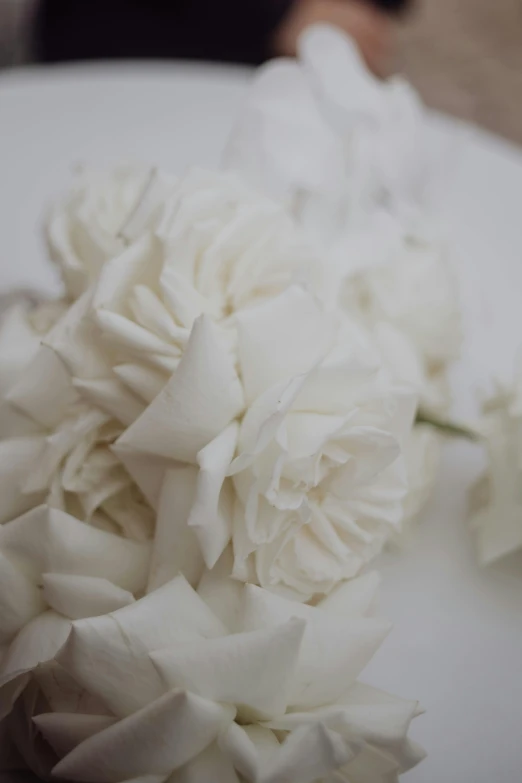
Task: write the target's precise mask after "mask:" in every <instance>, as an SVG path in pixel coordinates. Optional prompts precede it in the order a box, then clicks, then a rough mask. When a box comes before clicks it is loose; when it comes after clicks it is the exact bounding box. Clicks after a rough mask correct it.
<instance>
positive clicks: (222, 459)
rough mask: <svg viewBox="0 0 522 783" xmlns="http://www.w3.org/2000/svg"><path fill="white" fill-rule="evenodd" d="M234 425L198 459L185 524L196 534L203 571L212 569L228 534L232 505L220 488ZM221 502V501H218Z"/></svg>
mask: <svg viewBox="0 0 522 783" xmlns="http://www.w3.org/2000/svg"><path fill="white" fill-rule="evenodd" d="M238 430H239V427H238V424H237V423H236V422H232V424H230V425H229V426H228V427H227V428H226V429H225V430H223V432H222V433H220V434H219V435H218V436H217V438H214V440H213V441H211V442H210V443H209V444H208V445H207V446H205V448H203V449H202V450H201V451H200V452H199V454H198V456H197V460H198V465H199V474H198V481H197V488H196V495H195V499H194V504H193V506H192V509H191V511H190V516H189V519H188V524H189V526H190V527H191V528H193V530H194V532H195V533H196V535H197V537H198V540H199V544H200V546H201V551H202V553H203V557H204V559H205V565H206V566H207V568H209V569H211V568H213V567H214V566H215V565H216V563H217V561H218V560H219V558H220V557H221V555H222V554H223V551H224V549H225V547H226V546H227V544H228V542H229V541H230V537H231V534H232V508H231V506H232V503H231V502H228V503H227V500H228V498H227V493H226V491H225V490H226V488H227V487H228V485H226V486H224V481H225V477H226V475H227V471H228V468H229V467H230V463H231V462H232V459H233V457H234V452H235V449H236V443H237V435H238ZM220 501H221V502H220Z"/></svg>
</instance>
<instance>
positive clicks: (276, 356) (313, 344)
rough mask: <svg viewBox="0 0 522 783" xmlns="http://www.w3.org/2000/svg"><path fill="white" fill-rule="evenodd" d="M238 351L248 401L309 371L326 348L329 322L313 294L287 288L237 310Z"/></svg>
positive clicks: (329, 337) (330, 338)
mask: <svg viewBox="0 0 522 783" xmlns="http://www.w3.org/2000/svg"><path fill="white" fill-rule="evenodd" d="M236 320H237V326H238V340H239V345H238V352H239V363H240V367H241V377H242V379H243V384H244V387H245V395H246V399H247V402H249V403H251V402H253V401H254V400H255V399H256V398H257V397H259V396H260V394H262V393H263V392H264V391H266V390H267V389H269V388H270V387H271V386H274V385H276V384H278V383H281V382H285V381H290V380H291V379H292V378H293V377H295V376H297V375H302V374H303V373H306V372H309V371H310V370H311V369H312V368H313V366H314V365H315V364H316V363H317V362H318V361H319V360H320V359H322V358H323V357H324V356H325V354H326V352H327V351H328V349H329V347H330V345H331V342H332V338H333V331H332V323H331V321H330V319H329V318H328V317H327V316H326V315H325V314H324V313H323V312H322V311H321V309H320V307H319V305H318V303H317V301H316V300H315V299H314V297H313V296H312V295H311V294H309V293H308V292H307V291H305V290H304V289H303V288H301V287H300V286H295V285H294V286H291V287H290V288H288V289H287V290H286V291H284V293H282V294H280V295H279V296H277V297H274V298H272V299H268V300H267V301H266V302H263V303H262V304H259V305H256V306H255V307H250V308H247V309H245V310H242V311H240V312H239V313H238V314H237V316H236Z"/></svg>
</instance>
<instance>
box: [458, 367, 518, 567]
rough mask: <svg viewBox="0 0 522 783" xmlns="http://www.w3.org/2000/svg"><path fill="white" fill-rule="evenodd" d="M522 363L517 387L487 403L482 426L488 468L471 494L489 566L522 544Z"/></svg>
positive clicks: (483, 559)
mask: <svg viewBox="0 0 522 783" xmlns="http://www.w3.org/2000/svg"><path fill="white" fill-rule="evenodd" d="M521 370H522V365H520V364H519V367H518V368H517V374H516V377H515V383H514V385H513V387H512V389H510V390H509V391H508V390H500V391H499V392H498V394H497V395H496V396H495V397H494V398H493V399H491V400H489V401H488V403H487V405H486V406H485V408H484V418H483V421H482V422H481V425H480V428H479V431H480V434H481V435H482V437H483V438H484V442H485V445H486V449H487V455H488V469H487V471H486V472H485V474H484V475H483V476H482V477H481V478H480V480H479V481H478V483H477V485H476V486H475V487H474V489H473V491H472V496H471V500H472V503H471V510H472V515H471V526H472V529H473V530H474V532H475V534H476V542H477V551H478V558H479V561H480V562H481V563H482V564H484V565H486V564H488V563H492V562H494V561H496V560H498V559H500V558H502V557H505V556H506V555H509V554H510V553H512V552H515V551H517V550H519V549H520V548H521V547H522V494H521V491H520V482H521V479H522V372H521Z"/></svg>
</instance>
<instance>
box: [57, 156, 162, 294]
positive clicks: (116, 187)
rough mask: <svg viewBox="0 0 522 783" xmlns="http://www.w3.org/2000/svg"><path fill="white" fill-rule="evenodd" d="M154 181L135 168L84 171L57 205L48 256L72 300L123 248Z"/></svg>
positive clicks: (148, 174) (82, 170) (119, 167)
mask: <svg viewBox="0 0 522 783" xmlns="http://www.w3.org/2000/svg"><path fill="white" fill-rule="evenodd" d="M153 175H154V173H153V172H152V171H151V170H150V169H146V168H140V167H135V166H118V167H116V168H114V169H112V170H108V171H105V170H96V169H84V168H82V169H81V170H80V171H79V172H78V174H77V177H76V180H75V183H74V185H73V188H72V189H71V191H70V193H69V194H68V195H67V198H66V199H64V201H63V202H62V203H59V204H57V205H55V207H54V208H53V210H52V212H51V214H50V216H49V219H48V221H47V227H46V228H47V238H48V243H49V250H50V254H51V257H52V259H53V260H54V261H55V262H56V263H57V264H58V265H59V266H60V269H61V273H62V275H63V278H64V282H65V284H66V287H67V291H68V293H69V295H70V296H71V297H73V298H76V297H78V296H79V295H80V294H81V293H82V291H84V290H85V289H86V288H87V287H88V285H89V284H90V283H91V282H92V281H93V280H95V279H96V277H97V276H98V274H99V272H100V269H101V268H102V266H103V264H104V263H105V262H106V261H107V260H109V259H110V258H113V257H114V256H115V255H118V254H119V253H121V251H122V250H123V249H124V248H125V244H126V241H125V236H124V228H125V225H126V223H127V221H128V220H129V219H130V218H131V217H132V215H133V213H134V212H135V210H136V208H137V207H138V205H139V203H140V201H141V199H142V197H143V194H144V192H145V191H146V189H147V188H148V186H149V185H150V181H151V177H152V176H153ZM165 186H167V183H166V182H165Z"/></svg>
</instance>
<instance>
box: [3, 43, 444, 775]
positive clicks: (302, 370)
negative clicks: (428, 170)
mask: <svg viewBox="0 0 522 783" xmlns="http://www.w3.org/2000/svg"><path fill="white" fill-rule="evenodd" d="M325 35H326V36H327V40H328V42H329V44H330V43H331V44H332V45H333V44H335V46H333V48H332V50H331V52H332V56H333V55H335V52H336V51H340V52H342V53H343V57H345V58H348V59H347V60H346V62H343V63H341V66H342V67H343V69H344V70H343V73H344V74H345V75H347V76H348V75H349V76H350V78H351V79H352V82H353V84H354V86H356V85H358V90H359V91H358V92H356V93H355V94H354V95H353V96H352V98H353V99H354V100H355V99H357V100H361V101H363V99H364V100H366V101H367V105H366V107H365V111H366V112H367V115H368V116H370V117H373V119H374V121H375V123H376V127H375V128H374V129H373V131H372V132H371V134H370V137H371V139H372V144H376V145H377V146H376V147H375V149H376V150H377V151H378V154H377V153H376V154H377V157H376V158H371V156H370V158H371V160H372V161H373V163H372V165H370V162H369V159H368V158H366V157H365V156H364V155H363V154H362V149H363V148H362V147H361V145H362V144H363V141H364V138H365V134H366V133H367V132H368V130H367V128H368V122H367V121H363V119H361V117H363V118H364V113H362V114H361V112H362V109H361V111H355V110H354V112H352V113H350V111H349V110H348V109H347V108H346V107H345V106H342V105H338V104H336V103H335V100H334V98H335V96H336V95H337V97H338V98H339V99H340V95H341V93H340V92H339V89H338V85H337V84H336V83H335V80H334V73H336V72H337V71H338V69H337V67H336V68H335V69H334V71H333V72H330V69H329V62H328V58H324V59H323V55H321V54H320V53H318V51H317V49H316V48H315V47H316V45H317V42H318V41H319V43H321V40H322V39H321V36H325ZM336 47H337V48H336ZM304 52H305V59H306V58H307V57H308V58H309V60H310V62H312V64H313V65H314V67H315V70H314V69H312V72H311V73H312V75H311V76H310V79H312V80H313V79H315V78H316V77H319V76H320V77H321V78H320V79H319V81H318V82H317V83H318V84H319V85H320V87H321V90H322V91H323V92H322V93H319V94H320V96H321V97H320V100H319V104H318V105H315V104H313V100H312V98H313V95H312V92H309V93H307V92H306V91H307V90H311V87H310V85H307V83H306V78H305V77H304V75H303V73H301V72H300V71H299V67H300V66H299V65H297V64H289V63H282V64H280V65H274V66H271V67H272V68H274V69H277V68H280V69H282V73H283V74H284V73H287V74H288V78H289V79H292V80H295V79H297V81H298V82H299V89H300V92H297V93H296V100H298V99H299V100H300V99H301V98H303V101H305V104H306V109H307V111H309V112H310V113H309V114H306V113H305V112H304V109H303V114H302V115H300V123H301V129H302V130H303V132H304V136H306V134H307V133H310V138H309V143H307V144H304V141H303V152H304V153H305V156H307V155H308V154H309V153H310V154H312V153H313V155H314V156H317V159H316V160H314V159H312V158H307V157H305V158H303V159H302V160H301V159H300V158H299V157H298V156H297V155H298V153H299V149H297V147H295V150H296V157H295V158H294V159H293V160H290V159H289V160H288V161H287V163H288V166H285V165H283V162H282V159H281V156H280V155H279V147H278V144H277V141H276V137H274V140H273V142H271V141H270V138H271V137H270V135H268V136H265V137H263V138H264V142H263V143H266V145H267V146H266V147H265V148H264V151H265V152H268V153H269V159H270V161H271V167H270V168H269V167H266V166H263V170H264V173H265V174H266V176H268V175H269V174H270V173H271V172H273V173H274V175H277V176H278V177H279V179H280V184H281V185H282V188H281V191H280V192H279V193H273V192H272V193H270V194H267V193H266V192H265V193H264V194H263V193H262V192H261V191H260V190H259V189H257V188H258V187H259V184H260V183H259V182H258V183H257V188H256V187H255V186H252V185H251V184H247V181H246V179H248V178H250V179H251V174H252V172H251V171H248V170H246V167H245V166H244V165H242V163H241V160H240V159H239V158H241V155H240V156H239V158H236V160H235V167H236V168H239V170H240V174H237V173H233V172H228V171H225V172H209V171H201V170H193V171H190V172H189V173H188V174H186V175H185V176H184V177H182V178H181V179H175V178H173V177H170V176H167V175H165V174H163V173H161V172H158V171H156V170H154V169H151V170H150V171H148V170H142V169H136V168H132V167H121V168H118V169H116V170H114V171H111V172H93V171H90V172H85V173H83V174H82V175H81V176H80V178H79V180H78V181H77V183H76V185H75V187H74V190H73V192H72V194H71V196H70V197H69V198H68V199H67V200H66V202H65V203H64V204H61V205H59V206H58V207H57V208H56V209H54V210H53V212H52V214H51V216H50V220H49V224H48V239H49V245H50V249H51V255H52V257H53V259H54V260H55V261H56V262H57V263H59V265H60V267H61V269H62V272H63V278H64V283H65V295H64V298H63V300H60V301H58V302H55V303H48V302H46V303H41V304H38V305H37V306H36V307H29V306H25V305H23V304H22V305H16V306H15V307H14V309H12V310H10V311H9V312H8V313H7V314H6V315H5V316H4V319H3V322H2V329H1V331H0V393H1V395H2V401H1V407H0V412H1V415H0V430H1V432H0V435H1V437H2V439H1V440H0V487H1V488H2V495H1V501H0V522H1V523H3V524H2V525H1V527H0V704H1V709H0V719H2V722H1V723H0V744H1V743H3V746H4V749H5V750H4V756H3V758H5V759H7V761H6V764H10V765H11V768H16V767H17V765H19V764H20V763H21V760H23V763H24V764H25V766H26V767H28V768H29V769H31V770H32V771H33V772H35V773H36V774H37V775H38V776H40V777H41V778H42V779H46V778H49V777H50V776H51V775H52V776H53V778H54V779H57V780H60V779H62V780H65V781H82V782H83V783H125V782H126V781H131V780H132V781H136V783H137V781H140V783H163V782H164V781H169V783H211V781H212V783H218V781H219V783H244V782H245V781H248V782H249V783H307V781H309V783H314V782H317V781H323V782H324V783H334V781H339V782H340V781H350V783H368V782H369V781H371V783H379V781H382V783H385V781H386V782H387V781H392V780H396V779H397V776H398V775H399V774H400V773H401V772H402V771H405V770H406V769H409V768H410V767H411V766H413V765H414V764H416V763H417V762H418V761H419V760H420V759H421V758H422V751H420V750H419V748H418V747H417V746H416V745H415V744H414V743H413V742H412V741H411V740H410V739H409V738H408V730H409V724H410V722H411V720H412V719H413V718H414V717H415V716H416V715H417V714H418V713H419V709H418V705H417V703H416V702H412V701H405V700H402V699H399V698H396V697H393V696H390V695H389V694H385V693H383V692H381V691H378V690H376V689H374V688H371V687H370V686H368V685H365V684H363V683H362V682H361V681H360V680H359V676H360V674H361V673H362V671H363V669H364V667H365V665H366V663H367V662H368V661H369V659H370V658H371V656H372V655H373V653H374V652H375V651H376V650H377V648H378V647H379V646H380V645H381V643H382V642H383V640H384V638H385V636H386V634H387V632H388V629H389V628H388V624H387V623H386V622H383V621H382V620H380V619H378V618H376V617H375V594H376V590H377V585H378V579H377V577H376V576H375V574H374V573H372V572H366V571H365V570H364V569H365V566H366V565H367V564H368V563H369V562H370V561H371V560H372V559H373V558H374V557H375V556H376V555H377V554H378V553H379V552H380V551H381V550H382V548H383V546H384V544H385V543H386V541H387V540H389V539H390V537H392V536H394V535H397V534H398V532H399V531H400V529H401V525H402V523H403V520H404V516H405V514H406V515H407V516H413V515H414V514H415V513H417V512H418V510H419V508H420V506H421V505H422V502H423V501H424V499H425V495H426V483H427V482H426V478H425V471H424V469H423V468H422V467H421V466H422V465H425V464H426V465H427V464H428V463H429V466H430V468H431V466H432V464H433V463H434V462H435V461H436V460H435V459H434V458H433V455H432V447H433V441H432V439H431V435H429V436H427V435H426V430H418V429H417V428H415V430H413V424H414V420H415V416H416V412H417V406H418V400H419V397H420V398H421V399H422V400H423V402H424V403H425V404H426V405H427V406H428V405H431V407H433V409H437V407H439V408H440V407H442V408H444V405H445V394H444V390H443V387H444V375H445V369H446V364H447V362H448V361H449V359H450V358H451V357H452V356H453V353H454V348H455V346H454V332H453V331H452V329H453V326H454V299H453V291H452V288H451V286H450V285H449V282H448V278H447V277H446V268H445V266H444V263H443V262H442V261H441V260H440V256H439V255H438V253H437V252H435V249H434V248H433V246H432V244H431V243H429V242H428V239H427V238H426V237H424V236H422V237H421V236H419V235H418V234H417V233H415V231H414V229H413V228H412V226H414V225H417V219H416V218H415V220H414V218H413V217H412V212H411V209H410V202H411V200H412V198H413V197H411V196H409V197H407V196H406V195H405V194H404V193H402V192H401V189H400V187H399V185H398V184H397V180H398V179H400V176H399V175H401V176H402V173H403V171H405V169H406V161H402V160H401V161H399V160H398V159H397V160H395V168H393V167H391V168H390V167H389V166H388V163H390V162H391V158H390V159H389V160H388V158H387V157H386V155H385V154H384V153H385V139H386V138H388V137H389V136H390V134H389V131H387V130H386V127H385V126H383V127H381V126H380V125H379V123H381V125H382V123H383V122H384V119H386V117H388V114H389V112H391V113H392V114H393V116H394V117H396V115H397V116H399V117H401V116H402V113H401V109H400V106H401V105H402V104H400V101H403V100H404V101H406V103H405V106H406V107H409V106H410V102H409V100H410V98H409V95H408V96H407V95H406V94H405V92H404V88H403V87H394V86H393V85H382V86H379V90H381V92H382V94H381V92H379V91H378V90H377V87H376V86H375V85H374V84H373V83H372V84H371V85H369V84H368V83H367V77H366V76H365V77H364V78H363V76H362V74H361V72H360V67H359V64H358V62H356V61H354V60H353V53H352V51H351V46H350V43H349V42H348V41H347V40H345V39H344V38H343V37H342V36H341V35H340V34H338V33H335V32H333V31H328V30H326V31H325V30H321V29H318V30H316V31H315V32H312V33H310V34H309V37H308V38H305V40H304ZM348 55H349V56H348ZM350 57H351V58H352V59H350ZM321 63H322V65H323V66H324V68H319V66H320V65H321ZM270 73H271V72H270V71H266V72H265V75H264V76H263V75H262V76H261V77H260V80H259V82H258V83H257V86H256V85H254V87H253V91H252V98H251V101H252V102H253V105H256V101H257V97H256V96H257V95H258V92H257V90H258V89H259V90H261V93H262V96H261V97H263V96H264V98H266V95H267V94H266V92H265V89H266V90H267V91H268V93H269V94H270V95H273V97H274V101H275V103H276V104H277V100H276V99H277V90H276V89H275V87H277V84H278V83H279V81H278V79H276V80H275V83H274V84H275V87H274V92H273V93H271V92H270V90H271V89H272V87H271V86H270V83H269V84H268V85H266V84H265V83H264V81H263V80H264V78H268V80H269V82H270V79H271V77H270ZM292 83H293V82H292ZM296 83H297V82H296ZM314 84H315V82H314ZM334 93H335V95H334ZM316 94H317V92H314V95H316ZM264 98H263V100H261V102H260V103H261V105H262V106H263V107H264V108H266V110H267V115H266V118H265V119H266V128H267V129H268V130H270V127H271V126H270V117H271V107H272V104H271V102H270V101H268V102H266V103H265V102H264ZM329 100H331V101H333V103H331V105H328V101H329ZM388 101H389V105H388ZM395 101H399V106H395ZM323 103H324V106H323ZM305 104H303V106H304V105H305ZM334 104H335V106H334ZM249 105H250V104H247V107H246V109H245V122H246V125H247V126H249V124H250V123H249V120H248V117H249V111H250V108H249ZM319 105H320V106H321V107H323V108H324V107H326V108H328V109H333V108H336V110H337V114H336V113H335V112H333V111H332V112H331V113H330V111H329V110H328V111H326V108H325V114H324V116H323V115H321V113H320V112H319V113H318V111H319V110H318V106H319ZM394 106H395V109H394V108H393V107H394ZM394 112H395V114H394ZM383 118H384V119H383ZM276 119H277V120H278V122H279V120H281V119H282V118H280V117H276ZM327 120H328V122H327ZM392 121H393V122H394V120H391V119H390V122H392ZM329 122H330V123H331V124H330V125H329V124H328V123H329ZM361 123H362V124H361ZM283 124H284V123H283ZM260 127H265V125H264V124H262V125H261V126H260ZM277 127H278V129H279V130H284V133H283V137H284V138H287V139H288V134H291V128H290V127H288V128H283V126H282V125H281V124H277ZM317 129H319V130H320V132H321V134H322V136H321V134H319V135H315V134H316V130H317ZM377 130H379V133H380V134H381V136H379V133H378V132H377ZM238 134H239V135H238ZM243 134H244V135H243ZM285 134H286V136H285ZM234 138H235V142H234V144H237V145H238V146H237V147H236V148H237V149H247V148H248V146H249V145H250V144H251V143H252V144H255V143H257V142H256V137H255V136H250V135H249V132H248V131H246V132H245V131H244V130H241V123H240V126H239V127H238V130H237V132H236V134H235V137H234ZM379 139H380V141H379ZM238 140H240V141H238ZM348 142H350V143H348ZM292 146H294V145H293V144H292ZM231 148H232V147H231ZM367 152H368V150H367ZM330 155H331V156H332V166H331V170H332V176H333V174H335V172H337V174H339V175H340V174H341V173H342V174H343V176H342V177H341V176H336V178H334V179H333V180H330V179H327V178H325V179H324V181H323V180H321V181H320V182H317V181H316V180H315V179H314V178H315V176H316V174H318V173H319V172H322V174H324V175H325V177H326V169H325V170H324V171H323V168H322V163H323V161H327V160H328V158H329V156H330ZM339 156H340V157H339ZM283 157H284V156H283ZM392 157H393V156H392ZM247 158H248V160H250V161H252V160H257V159H259V158H258V157H257V152H256V153H255V154H254V155H253V157H252V156H248V155H247ZM230 159H231V158H230V155H229V160H230ZM350 161H351V163H352V164H353V166H351V165H349V164H350ZM297 175H299V176H297ZM302 177H304V178H305V180H306V181H304V180H302V181H301V179H300V178H302ZM244 178H245V179H244ZM265 185H266V183H265ZM265 185H263V183H261V187H262V188H264V189H265V191H266V187H265ZM384 185H385V186H386V188H387V191H386V192H387V193H388V194H389V196H390V199H391V201H390V203H389V205H388V207H387V208H386V209H385V206H384V203H383V201H382V198H381V196H382V193H381V190H382V187H384ZM381 186H382V187H381ZM268 189H269V190H270V188H268ZM392 196H393V198H392ZM334 219H335V223H336V228H335V230H334V229H333V224H332V223H331V221H332V220H334ZM385 224H387V225H388V228H389V229H390V231H388V230H386V231H385V232H384V234H383V235H382V236H380V241H379V245H380V247H379V248H377V246H376V245H375V243H374V242H373V239H374V238H375V235H376V233H379V232H380V228H379V227H381V226H382V227H383V226H384V225H385ZM383 230H384V229H383ZM381 240H382V241H381ZM426 285H427V286H428V287H429V291H428V289H427V290H426V291H425V286H426ZM419 291H421V292H424V293H425V294H426V296H429V297H431V299H428V300H427V301H425V302H423V303H421V304H420V305H418V303H417V294H418V293H419ZM430 307H431V310H430ZM439 308H446V310H447V311H448V312H450V314H451V319H453V320H451V319H450V321H449V322H448V319H444V323H442V324H440V326H441V327H442V331H441V332H440V333H437V335H434V334H433V332H432V329H433V325H435V327H436V328H438V326H439V321H438V319H437V318H434V317H433V314H434V312H438V310H439ZM430 324H431V326H430ZM445 330H446V331H445ZM415 471H417V477H418V478H417V481H415ZM408 476H409V477H410V479H411V478H412V477H413V478H414V481H413V487H412V489H411V490H410V491H409V490H408ZM6 768H9V767H7V766H6Z"/></svg>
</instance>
